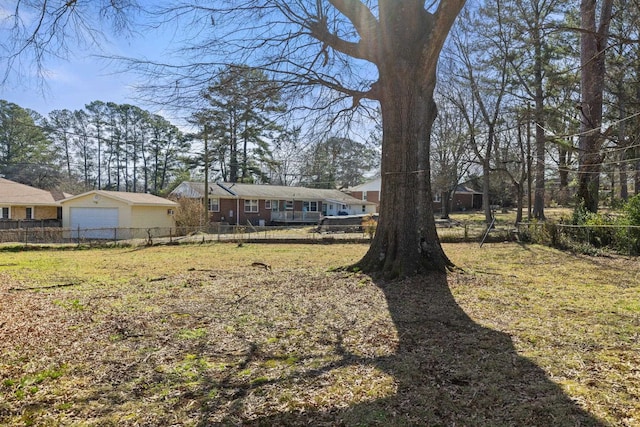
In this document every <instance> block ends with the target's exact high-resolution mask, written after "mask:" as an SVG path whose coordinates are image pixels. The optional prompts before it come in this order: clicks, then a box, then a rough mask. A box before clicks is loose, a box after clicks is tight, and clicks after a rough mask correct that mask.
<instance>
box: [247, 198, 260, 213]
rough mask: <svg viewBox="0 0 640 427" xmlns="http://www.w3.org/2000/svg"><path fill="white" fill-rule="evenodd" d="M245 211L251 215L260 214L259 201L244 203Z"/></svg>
mask: <svg viewBox="0 0 640 427" xmlns="http://www.w3.org/2000/svg"><path fill="white" fill-rule="evenodd" d="M244 211H245V212H249V213H256V212H258V201H257V200H245V201H244Z"/></svg>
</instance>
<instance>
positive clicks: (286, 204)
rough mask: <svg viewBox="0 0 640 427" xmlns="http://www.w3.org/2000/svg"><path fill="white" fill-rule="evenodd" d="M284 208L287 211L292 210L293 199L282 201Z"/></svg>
mask: <svg viewBox="0 0 640 427" xmlns="http://www.w3.org/2000/svg"><path fill="white" fill-rule="evenodd" d="M284 208H285V209H286V210H288V211H292V210H293V200H287V201H286V202H284Z"/></svg>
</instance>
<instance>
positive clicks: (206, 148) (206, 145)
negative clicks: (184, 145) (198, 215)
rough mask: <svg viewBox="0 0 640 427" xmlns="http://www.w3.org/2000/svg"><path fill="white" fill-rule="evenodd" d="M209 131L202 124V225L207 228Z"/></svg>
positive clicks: (205, 125)
mask: <svg viewBox="0 0 640 427" xmlns="http://www.w3.org/2000/svg"><path fill="white" fill-rule="evenodd" d="M208 131H209V129H208V127H207V124H206V123H205V124H204V138H203V140H204V225H205V227H209V133H208Z"/></svg>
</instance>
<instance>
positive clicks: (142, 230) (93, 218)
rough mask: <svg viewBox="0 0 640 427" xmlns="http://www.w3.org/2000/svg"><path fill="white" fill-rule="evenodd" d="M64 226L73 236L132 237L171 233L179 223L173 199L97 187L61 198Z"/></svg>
mask: <svg viewBox="0 0 640 427" xmlns="http://www.w3.org/2000/svg"><path fill="white" fill-rule="evenodd" d="M60 204H61V205H62V226H63V227H64V228H69V229H70V230H71V237H72V238H88V239H130V238H136V237H138V238H143V237H146V236H147V230H150V229H151V230H153V231H154V233H153V234H154V235H155V236H159V235H169V234H170V233H171V228H173V227H175V221H174V218H173V213H174V210H175V208H176V207H177V206H178V204H177V203H175V202H172V201H171V200H167V199H163V198H162V197H158V196H154V195H151V194H145V193H127V192H122V191H104V190H94V191H89V192H87V193H83V194H79V195H77V196H73V197H69V198H67V199H64V200H61V201H60Z"/></svg>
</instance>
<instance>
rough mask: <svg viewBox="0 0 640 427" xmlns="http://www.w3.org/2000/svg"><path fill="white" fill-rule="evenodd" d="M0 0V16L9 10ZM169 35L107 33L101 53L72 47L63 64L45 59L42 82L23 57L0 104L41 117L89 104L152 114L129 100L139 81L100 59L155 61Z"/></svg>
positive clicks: (2, 90) (2, 89)
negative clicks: (123, 106)
mask: <svg viewBox="0 0 640 427" xmlns="http://www.w3.org/2000/svg"><path fill="white" fill-rule="evenodd" d="M8 3H9V5H7V3H6V2H5V1H0V17H6V16H7V12H5V11H6V10H7V9H10V8H11V5H10V3H12V2H11V1H9V2H8ZM170 40H171V38H170V36H167V35H165V34H163V33H159V32H157V31H153V30H150V29H145V30H143V31H141V33H139V34H132V35H129V36H127V37H123V36H118V37H115V36H112V35H109V34H107V35H106V40H105V42H103V43H101V48H102V50H99V49H97V48H80V47H78V46H76V45H72V46H71V48H72V49H73V52H71V54H70V55H69V58H67V59H66V60H64V59H58V58H55V57H48V58H46V59H45V62H44V65H45V70H44V74H45V75H46V79H45V81H42V80H40V79H38V78H37V77H36V69H35V68H34V66H33V65H32V64H31V63H30V61H29V58H23V61H22V63H21V64H22V65H21V68H20V69H19V71H18V72H14V73H13V74H12V75H11V76H10V79H9V81H8V82H7V83H6V84H4V85H2V86H0V99H5V100H7V101H9V102H13V103H15V104H18V105H19V106H21V107H24V108H29V109H32V110H35V111H37V112H38V113H40V114H42V115H45V116H46V115H47V114H48V113H49V112H51V111H53V110H56V109H65V108H66V109H69V110H77V109H81V108H83V107H84V106H85V105H86V104H88V103H90V102H91V101H95V100H101V101H105V102H108V101H112V102H116V103H130V104H135V105H138V106H140V107H142V108H147V109H149V110H150V111H153V112H158V111H156V110H157V107H156V106H154V107H151V106H149V107H148V106H145V105H143V104H141V103H140V102H139V101H137V100H136V99H135V91H134V90H133V86H134V85H135V84H136V82H138V81H139V77H138V76H136V75H135V74H133V73H118V72H115V70H117V69H118V68H119V66H118V64H114V63H112V62H110V61H108V60H105V59H101V58H100V57H99V55H101V56H109V55H115V56H125V57H142V56H144V57H147V58H153V57H154V56H156V57H159V56H160V55H161V54H162V52H163V51H164V50H165V49H166V48H167V46H169V44H170Z"/></svg>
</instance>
